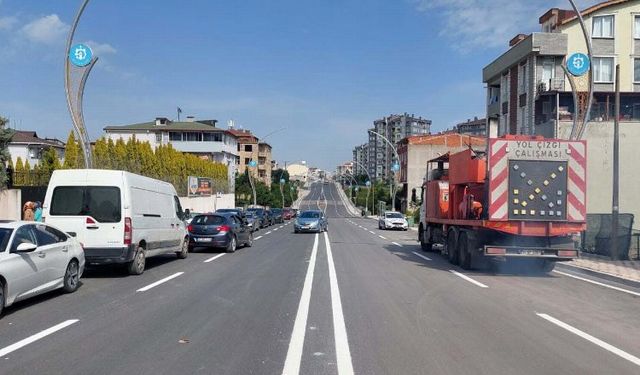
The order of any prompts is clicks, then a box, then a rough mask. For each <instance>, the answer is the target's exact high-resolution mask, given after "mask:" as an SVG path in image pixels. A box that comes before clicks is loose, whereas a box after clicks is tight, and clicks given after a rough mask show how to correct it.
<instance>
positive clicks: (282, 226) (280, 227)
mask: <svg viewBox="0 0 640 375" xmlns="http://www.w3.org/2000/svg"><path fill="white" fill-rule="evenodd" d="M285 225H286V224H285ZM282 228H284V225H281V226H279V227H278V229H282Z"/></svg>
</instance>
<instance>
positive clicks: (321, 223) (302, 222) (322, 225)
mask: <svg viewBox="0 0 640 375" xmlns="http://www.w3.org/2000/svg"><path fill="white" fill-rule="evenodd" d="M328 229H329V222H328V221H327V217H326V216H325V215H324V213H323V212H322V211H319V210H309V211H302V212H300V215H298V218H297V219H296V221H295V222H294V223H293V230H294V232H295V233H300V232H318V233H320V232H326V231H327V230H328Z"/></svg>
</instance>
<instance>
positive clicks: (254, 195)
mask: <svg viewBox="0 0 640 375" xmlns="http://www.w3.org/2000/svg"><path fill="white" fill-rule="evenodd" d="M286 128H287V127H286V126H284V127H282V128H280V129H276V130H274V131H272V132H271V133H268V134H267V135H265V136H264V137H262V142H264V140H265V139H267V138H268V137H270V136H272V135H274V134H276V133H278V132H280V131H283V130H285V129H286ZM256 138H258V137H256ZM258 152H260V138H258ZM257 166H258V163H257V162H256V161H255V160H253V157H252V158H251V159H250V160H249V167H257ZM248 174H249V184H250V185H251V192H252V193H253V205H254V206H256V205H257V200H256V185H255V183H254V182H253V177H252V176H251V170H249V171H248Z"/></svg>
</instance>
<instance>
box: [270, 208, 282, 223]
mask: <svg viewBox="0 0 640 375" xmlns="http://www.w3.org/2000/svg"><path fill="white" fill-rule="evenodd" d="M271 214H273V222H274V224H282V223H284V217H283V216H282V208H272V209H271Z"/></svg>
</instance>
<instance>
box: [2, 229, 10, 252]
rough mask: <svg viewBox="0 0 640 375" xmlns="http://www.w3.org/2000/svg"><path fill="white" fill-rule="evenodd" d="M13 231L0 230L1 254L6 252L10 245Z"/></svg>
mask: <svg viewBox="0 0 640 375" xmlns="http://www.w3.org/2000/svg"><path fill="white" fill-rule="evenodd" d="M11 233H13V229H9V228H0V252H2V251H4V250H5V249H6V248H7V245H8V244H9V238H11Z"/></svg>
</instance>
